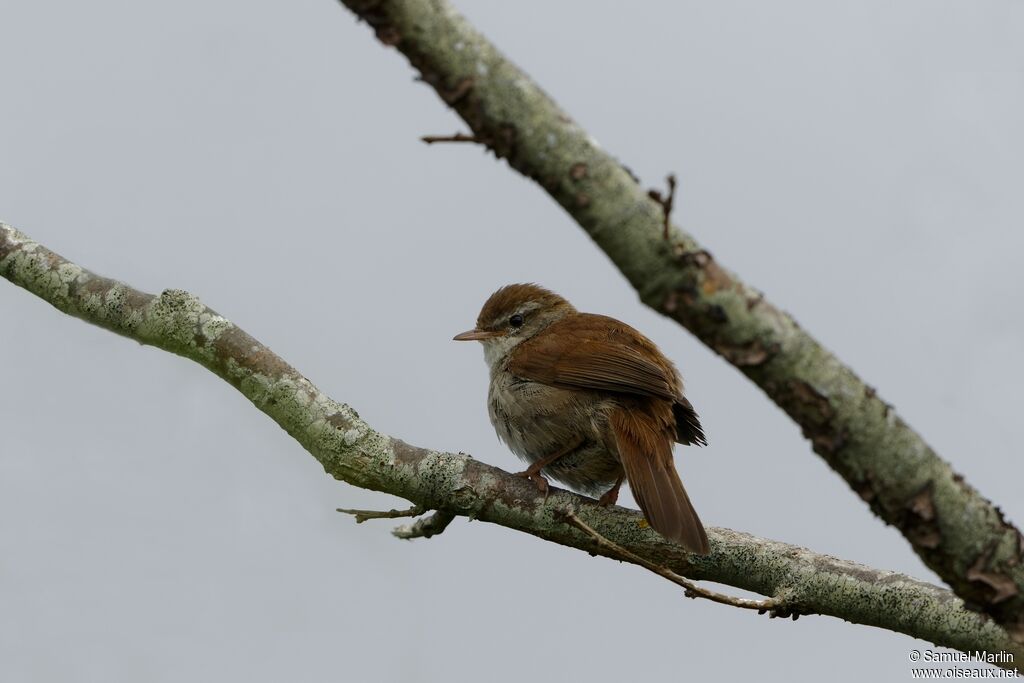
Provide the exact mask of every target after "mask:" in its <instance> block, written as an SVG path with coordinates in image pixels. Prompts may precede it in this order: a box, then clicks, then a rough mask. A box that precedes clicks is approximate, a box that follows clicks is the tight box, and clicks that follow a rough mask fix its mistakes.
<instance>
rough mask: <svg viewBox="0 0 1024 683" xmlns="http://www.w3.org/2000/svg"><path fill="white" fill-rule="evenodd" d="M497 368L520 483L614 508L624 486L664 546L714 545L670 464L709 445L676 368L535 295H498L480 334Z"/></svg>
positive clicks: (498, 397)
mask: <svg viewBox="0 0 1024 683" xmlns="http://www.w3.org/2000/svg"><path fill="white" fill-rule="evenodd" d="M455 340H456V341H479V342H481V343H483V346H484V359H485V360H486V361H487V365H488V367H490V370H491V383H490V389H489V390H488V393H487V410H488V413H489V415H490V417H491V424H493V425H494V429H495V430H496V431H497V432H498V438H500V439H501V440H502V441H504V442H505V443H506V444H507V445H508V446H509V448H511V449H512V452H514V453H515V454H516V455H518V456H519V457H520V458H522V459H524V460H526V461H527V462H529V463H531V464H530V467H529V468H528V469H526V470H525V471H524V472H520V473H519V474H520V475H521V476H525V477H527V478H529V479H530V480H531V481H533V482H534V483H535V484H536V485H537V488H538V489H540V490H541V491H543V492H546V491H547V488H548V484H547V480H546V479H545V478H544V475H548V476H550V477H553V478H554V479H557V480H558V481H560V482H563V483H564V484H566V485H567V486H569V487H570V488H573V489H576V490H578V491H580V492H582V493H586V494H588V495H591V496H596V495H600V503H601V504H602V505H611V504H612V503H614V502H615V501H616V499H617V498H618V495H619V487H620V486H621V485H622V480H623V478H625V479H628V480H629V486H630V488H631V489H632V490H633V496H634V498H636V501H637V503H639V505H640V509H641V510H643V513H644V516H645V517H646V518H647V521H648V522H649V523H650V525H651V526H652V527H653V528H654V529H655V530H656V531H658V532H659V533H660V534H661V535H662V536H664V537H665V538H667V539H669V540H672V541H676V542H678V543H680V544H682V545H683V546H684V547H685V548H686V549H687V550H690V551H691V552H694V553H700V554H705V553H707V552H708V538H707V535H706V534H705V532H704V527H703V525H702V524H701V523H700V519H699V518H698V517H697V512H696V511H695V510H694V509H693V505H691V504H690V499H689V497H688V496H687V495H686V491H685V489H683V483H682V482H681V481H680V480H679V474H678V473H677V472H676V469H675V466H674V465H673V462H672V445H673V443H674V442H678V443H682V444H686V445H692V444H698V445H706V444H707V441H706V440H705V438H704V432H703V430H702V429H701V426H700V421H699V420H698V419H697V413H696V412H695V411H694V409H693V406H692V405H690V402H689V401H688V400H686V398H685V397H684V396H683V383H682V380H681V379H680V378H679V373H678V372H677V371H676V369H675V366H673V365H672V362H671V361H669V360H668V359H667V358H665V356H664V355H663V354H662V353H661V351H659V350H658V347H656V346H655V345H654V343H653V342H652V341H650V340H649V339H647V337H645V336H643V335H642V334H640V333H639V332H637V331H636V330H634V329H633V328H632V327H630V326H629V325H626V324H625V323H622V322H619V321H618V320H615V319H614V318H609V317H607V316H603V315H594V314H591V313H580V312H579V311H577V310H576V309H575V308H574V307H573V305H572V304H570V303H569V302H568V301H566V300H565V299H563V298H562V297H560V296H558V295H557V294H555V293H554V292H551V291H548V290H547V289H544V288H543V287H539V286H537V285H532V284H525V285H508V286H507V287H502V288H501V289H499V290H498V291H497V292H495V293H494V294H492V295H491V298H489V299H488V300H487V303H485V304H484V307H483V309H482V310H481V311H480V315H479V317H478V318H477V321H476V328H475V329H472V330H469V331H468V332H463V333H462V334H459V335H456V337H455Z"/></svg>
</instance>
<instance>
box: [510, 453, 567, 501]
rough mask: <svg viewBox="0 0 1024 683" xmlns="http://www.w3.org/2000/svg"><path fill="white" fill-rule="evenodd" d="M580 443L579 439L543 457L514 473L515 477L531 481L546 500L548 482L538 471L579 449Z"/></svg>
mask: <svg viewBox="0 0 1024 683" xmlns="http://www.w3.org/2000/svg"><path fill="white" fill-rule="evenodd" d="M582 443H583V439H579V440H577V441H575V442H573V443H572V444H570V445H569V446H566V447H565V448H562V449H560V450H557V451H555V452H554V453H552V454H551V455H545V456H544V457H543V458H541V459H540V460H537V461H536V462H534V463H533V464H532V465H530V466H529V467H527V468H526V469H525V470H523V471H522V472H516V476H517V477H524V478H526V479H529V480H530V481H532V482H533V483H534V485H535V486H536V487H537V490H538V491H540V492H541V493H543V494H544V497H545V498H546V497H547V495H548V480H547V479H545V478H544V475H542V474H541V473H540V471H541V470H542V469H544V468H545V467H547V466H548V465H550V464H551V463H553V462H554V461H556V460H558V459H559V458H561V457H562V456H563V455H566V454H568V453H572V452H573V451H574V450H576V449H577V448H579V447H580V445H581V444H582Z"/></svg>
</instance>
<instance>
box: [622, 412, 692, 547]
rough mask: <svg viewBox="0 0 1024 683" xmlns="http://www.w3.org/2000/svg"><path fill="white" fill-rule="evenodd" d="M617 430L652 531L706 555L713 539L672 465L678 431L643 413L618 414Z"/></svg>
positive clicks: (636, 495) (625, 464)
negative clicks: (709, 543)
mask: <svg viewBox="0 0 1024 683" xmlns="http://www.w3.org/2000/svg"><path fill="white" fill-rule="evenodd" d="M610 422H611V426H612V429H613V430H614V433H615V443H616V446H617V448H618V451H619V459H620V460H621V461H622V467H623V469H624V470H625V471H626V479H627V480H628V481H629V488H630V489H631V490H632V491H633V497H634V498H636V502H637V504H639V505H640V509H641V510H642V511H643V513H644V517H646V518H647V521H648V522H649V523H650V525H651V527H652V528H653V529H654V530H655V531H657V532H658V533H660V534H661V535H662V536H664V537H665V538H667V539H669V540H671V541H675V542H677V543H679V544H681V545H682V546H683V547H684V548H686V549H687V550H689V551H690V552H694V553H698V554H700V555H706V554H707V553H708V551H709V546H708V537H707V534H706V532H705V531H704V525H703V524H701V522H700V518H699V517H697V511H696V510H694V509H693V504H692V503H690V497H689V496H687V495H686V489H684V488H683V482H682V481H681V480H680V479H679V474H678V473H677V472H676V468H675V465H674V464H673V462H672V442H673V440H674V439H673V436H674V434H673V431H674V430H673V425H671V424H666V425H664V428H660V427H659V420H657V419H656V418H655V417H654V416H652V415H649V414H647V413H646V411H643V410H633V411H628V410H625V409H618V410H616V411H614V412H613V413H612V415H611V419H610Z"/></svg>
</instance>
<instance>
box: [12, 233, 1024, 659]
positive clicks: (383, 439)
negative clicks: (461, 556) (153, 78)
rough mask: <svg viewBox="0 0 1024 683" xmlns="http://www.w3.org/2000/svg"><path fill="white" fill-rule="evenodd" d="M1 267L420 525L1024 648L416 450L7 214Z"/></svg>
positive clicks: (258, 352) (912, 603)
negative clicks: (461, 527) (238, 403)
mask: <svg viewBox="0 0 1024 683" xmlns="http://www.w3.org/2000/svg"><path fill="white" fill-rule="evenodd" d="M0 275H2V276H3V277H5V278H7V279H8V280H10V281H11V282H13V283H14V284H16V285H18V286H20V287H24V288H25V289H27V290H28V291H30V292H32V293H33V294H35V295H36V296H38V297H40V298H41V299H43V300H44V301H47V302H49V303H50V304H52V305H53V306H54V307H56V308H57V309H58V310H61V311H63V312H65V313H67V314H69V315H73V316H76V317H78V318H81V319H82V320H85V321H86V322H90V323H93V324H95V325H99V326H100V327H104V328H106V329H108V330H111V331H113V332H116V333H118V334H120V335H123V336H125V337H128V338H129V339H133V340H135V341H137V342H140V343H142V344H148V345H151V346H155V347H157V348H161V349H164V350H165V351H170V352H172V353H176V354H178V355H180V356H184V357H185V358H189V359H191V360H193V361H195V362H197V363H199V364H200V365H202V366H203V367H205V368H206V369H208V370H210V371H211V372H213V373H214V374H216V375H217V376H218V377H221V378H222V379H224V380H225V381H227V382H229V383H230V384H231V385H232V386H234V387H235V388H236V389H238V390H239V391H240V392H241V393H242V394H243V395H244V396H245V397H246V398H248V399H249V400H250V401H252V403H253V405H255V406H256V407H257V408H259V409H260V410H261V411H263V412H264V413H266V414H267V415H268V416H269V417H270V418H271V419H273V420H274V421H275V422H276V423H277V424H279V425H280V426H281V427H282V428H284V429H285V430H286V431H287V432H288V433H289V434H290V435H291V436H292V437H293V438H294V439H295V440H296V441H298V442H299V444H301V445H302V446H303V448H305V449H306V450H307V451H309V453H310V454H311V455H312V456H313V457H315V458H316V459H317V460H318V461H319V462H320V463H321V464H322V465H323V467H324V470H325V471H326V472H327V473H328V474H330V475H331V476H333V477H335V478H336V479H340V480H342V481H346V482H348V483H350V484H353V485H355V486H360V487H362V488H366V489H372V490H375V491H384V492H387V493H390V494H393V495H396V496H399V497H401V498H405V499H406V500H409V501H411V502H412V503H413V504H414V505H415V506H418V507H421V508H425V509H432V510H438V511H439V512H438V513H435V515H433V516H432V517H430V518H428V519H430V520H433V521H431V522H426V521H424V524H425V525H427V524H429V525H433V526H434V528H435V529H440V528H443V526H445V525H446V524H447V522H446V521H445V520H446V518H447V517H454V516H457V515H461V516H467V517H471V518H473V519H478V520H482V521H485V522H490V523H493V524H499V525H501V526H505V527H508V528H510V529H516V530H519V531H523V532H525V533H528V534H532V535H534V536H537V537H538V538H542V539H545V540H548V541H552V542H554V543H558V544H561V545H564V546H568V547H571V548H578V549H581V550H585V551H587V552H591V553H597V554H600V555H605V556H607V557H612V558H615V559H625V560H626V561H635V560H634V559H631V557H632V556H636V558H643V560H645V561H646V562H648V563H651V564H654V565H657V566H659V567H664V568H666V569H668V570H671V571H672V572H674V573H676V574H679V575H681V576H686V577H689V578H691V579H694V580H709V581H716V582H719V583H724V584H728V585H731V586H735V587H737V588H742V589H745V590H749V591H753V592H756V593H760V594H762V595H769V596H786V605H787V607H791V608H792V609H793V610H796V611H798V612H799V613H801V614H813V613H818V614H827V615H831V616H835V617H839V618H841V619H845V620H847V621H851V622H855V623H860V624H867V625H871V626H879V627H881V628H886V629H889V630H891V631H897V632H899V633H905V634H907V635H910V636H914V637H916V638H922V639H924V640H928V641H931V642H934V643H935V644H937V645H941V646H944V647H951V648H956V649H959V650H962V651H965V652H966V651H973V650H987V651H989V652H1009V653H1012V654H1014V657H1015V658H1018V657H1024V646H1022V645H1021V644H1019V643H1016V642H1015V641H1013V640H1012V639H1011V638H1010V637H1009V636H1008V634H1007V632H1006V631H1005V630H1004V629H1002V628H1001V627H999V626H998V625H996V624H995V623H994V622H992V621H991V620H989V619H987V618H986V617H985V616H984V615H981V614H978V613H976V612H972V611H970V610H968V609H966V608H965V606H964V604H963V602H962V601H961V600H959V599H958V598H956V596H954V595H953V594H952V593H950V592H949V591H947V590H944V589H942V588H939V587H937V586H933V585H931V584H927V583H924V582H921V581H916V580H914V579H912V578H909V577H907V576H903V575H900V574H895V573H892V572H883V571H879V570H876V569H870V568H868V567H864V566H861V565H858V564H854V563H852V562H846V561H844V560H839V559H836V558H834V557H829V556H827V555H819V554H816V553H813V552H811V551H809V550H806V549H804V548H798V547H796V546H791V545H787V544H785V543H780V542H778V541H770V540H766V539H761V538H756V537H754V536H751V535H749V534H744V533H740V532H736V531H730V530H728V529H714V528H712V529H709V530H708V535H709V538H710V542H711V553H710V554H709V555H706V556H694V555H689V554H687V553H686V552H685V551H684V550H683V549H682V548H680V547H679V546H677V545H674V544H672V543H669V542H667V541H665V540H664V539H663V538H662V537H661V536H659V535H658V534H657V533H655V532H654V531H653V530H651V529H650V528H648V527H647V525H646V524H645V523H644V522H643V518H642V517H641V515H640V514H639V513H638V512H636V511H633V510H626V509H623V508H619V507H612V508H605V507H601V506H600V505H598V504H597V503H596V501H593V500H591V499H589V498H584V497H582V496H578V495H575V494H572V493H569V492H567V491H562V490H559V489H552V491H551V493H550V495H548V496H547V497H546V498H545V497H543V496H541V495H539V494H538V492H537V489H536V487H535V486H534V485H533V484H532V483H530V482H528V481H526V480H524V479H522V478H521V477H516V476H513V475H510V474H508V473H507V472H504V471H502V470H500V469H498V468H496V467H491V466H489V465H486V464H484V463H482V462H479V461H477V460H474V459H473V458H471V457H469V456H467V455H463V454H453V453H442V452H439V451H433V450H428V449H425V448H417V447H415V446H410V445H409V444H406V443H404V442H402V441H400V440H399V439H396V438H393V437H389V436H387V435H385V434H381V433H379V432H376V431H374V430H373V429H372V428H371V427H370V426H369V425H368V424H366V423H365V422H364V421H363V420H361V419H360V418H359V415H358V414H357V413H356V412H355V411H354V410H353V409H352V408H350V407H349V406H347V405H345V404H342V403H338V402H336V401H334V400H332V399H331V398H329V397H328V396H326V395H325V394H323V393H322V392H321V391H320V390H319V389H317V388H316V387H315V386H314V385H313V384H312V383H311V382H310V381H309V380H308V379H306V378H305V377H303V376H302V375H301V374H299V372H298V371H297V370H295V369H294V368H293V367H291V366H290V365H288V364H287V363H286V362H285V361H284V360H283V359H281V358H280V357H278V356H277V355H275V354H274V353H273V352H272V351H271V350H270V349H268V348H267V347H266V346H264V345H262V344H261V343H259V342H258V341H257V340H256V339H254V338H253V337H251V336H250V335H248V334H247V333H246V332H244V331H243V330H242V329H240V328H238V327H237V326H235V325H234V324H233V323H231V322H230V321H229V320H227V319H226V318H224V317H223V316H221V315H220V314H218V313H216V312H215V311H213V310H211V309H209V308H207V307H206V306H205V305H203V304H202V303H201V302H200V301H199V299H197V298H196V297H195V296H193V295H191V294H189V293H188V292H184V291H182V290H177V289H168V290H165V291H164V292H163V293H162V294H160V295H159V296H154V295H152V294H146V293H144V292H140V291H138V290H136V289H133V288H131V287H129V286H128V285H125V284H123V283H120V282H117V281H115V280H111V279H108V278H104V277H101V276H99V275H96V274H94V273H91V272H89V271H88V270H85V269H84V268H82V267H81V266H78V265H76V264H74V263H72V262H70V261H67V260H66V259H64V258H63V257H61V256H59V255H57V254H55V253H53V252H52V251H50V250H48V249H46V248H45V247H43V246H42V245H40V244H38V243H36V242H33V241H32V240H31V239H29V238H28V237H26V236H25V235H23V234H22V233H20V232H18V231H16V230H14V229H13V228H11V227H9V226H7V225H4V224H2V223H0ZM415 509H416V508H414V510H415ZM565 510H570V511H572V512H573V513H574V515H575V516H576V517H577V518H578V519H580V520H581V521H582V522H584V523H585V524H586V525H587V526H588V527H589V528H591V529H592V530H594V532H595V533H597V534H598V535H600V536H601V537H603V538H605V539H608V540H609V541H610V542H611V543H612V544H614V546H617V547H618V548H621V549H624V550H625V551H626V552H628V553H629V554H630V555H627V556H625V558H624V557H623V555H622V553H619V552H617V551H616V550H611V549H609V547H607V546H601V545H598V546H596V547H595V545H594V540H593V537H592V536H591V535H589V534H587V533H583V532H581V531H579V530H578V529H575V528H573V527H572V526H571V525H569V524H566V523H565V522H564V521H562V520H561V519H559V516H558V515H559V514H562V515H564V511H565ZM388 514H389V515H390V514H391V513H388ZM413 526H414V527H415V526H416V525H413ZM422 529H423V527H421V530H422ZM411 533H412V532H410V534H411ZM422 535H424V536H426V535H427V534H426V533H423V534H422ZM1008 666H1009V665H1008Z"/></svg>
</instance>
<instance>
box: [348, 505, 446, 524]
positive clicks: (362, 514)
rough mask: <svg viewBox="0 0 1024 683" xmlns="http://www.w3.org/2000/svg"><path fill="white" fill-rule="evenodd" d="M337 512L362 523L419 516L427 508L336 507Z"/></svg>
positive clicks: (418, 506)
mask: <svg viewBox="0 0 1024 683" xmlns="http://www.w3.org/2000/svg"><path fill="white" fill-rule="evenodd" d="M337 510H338V512H343V513H345V514H346V515H352V516H353V517H355V518H356V524H362V523H363V522H365V521H366V520H368V519H399V518H401V517H419V516H420V515H422V514H423V513H424V512H426V511H427V508H425V507H423V506H422V505H413V506H412V507H411V508H408V509H406V510H349V509H347V508H338V509H337Z"/></svg>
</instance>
